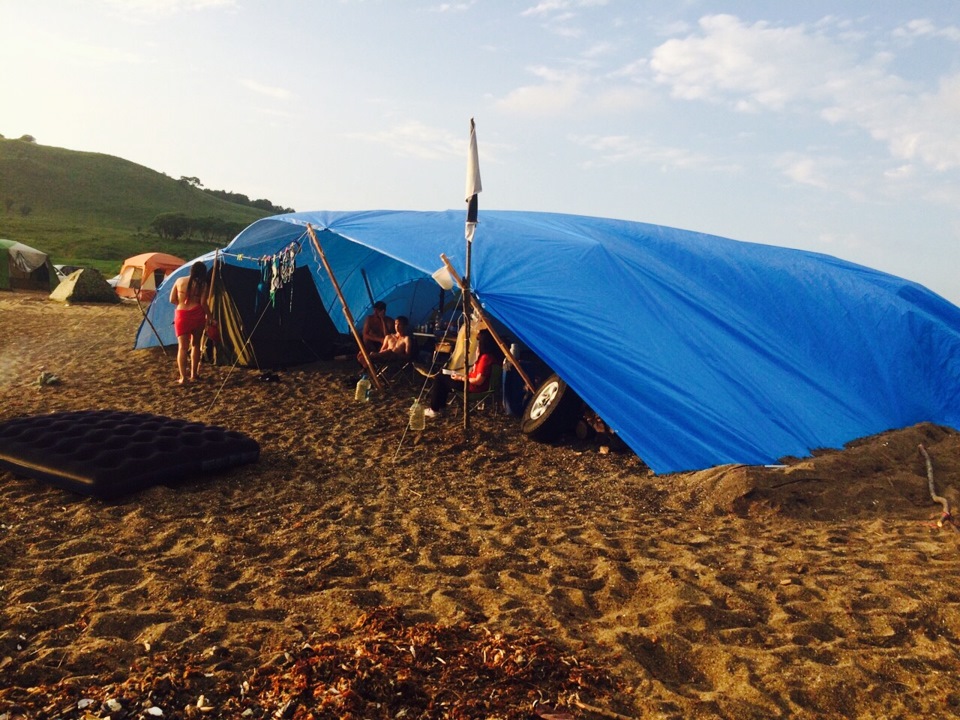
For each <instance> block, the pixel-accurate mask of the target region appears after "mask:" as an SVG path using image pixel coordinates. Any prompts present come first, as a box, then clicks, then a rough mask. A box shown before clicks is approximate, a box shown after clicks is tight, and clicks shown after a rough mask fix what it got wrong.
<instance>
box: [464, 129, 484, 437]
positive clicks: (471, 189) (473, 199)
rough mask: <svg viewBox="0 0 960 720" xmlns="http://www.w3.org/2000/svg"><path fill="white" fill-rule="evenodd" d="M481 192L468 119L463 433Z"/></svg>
mask: <svg viewBox="0 0 960 720" xmlns="http://www.w3.org/2000/svg"><path fill="white" fill-rule="evenodd" d="M482 190H483V186H482V185H481V183H480V158H479V155H478V153H477V126H476V123H474V122H473V118H470V145H469V147H468V148H467V183H466V196H467V199H466V202H467V222H466V225H465V227H464V236H465V237H466V240H467V252H466V256H467V261H466V265H465V269H464V274H463V317H464V332H465V337H466V348H467V353H466V356H465V357H466V359H465V360H464V366H463V369H464V379H463V433H464V435H467V434H469V432H470V403H469V399H470V379H469V370H470V337H471V333H470V322H471V318H470V315H471V313H472V311H471V309H470V279H471V276H470V262H471V254H472V253H471V250H472V249H473V234H474V232H475V231H476V229H477V209H478V202H477V194H478V193H480V192H481V191H482Z"/></svg>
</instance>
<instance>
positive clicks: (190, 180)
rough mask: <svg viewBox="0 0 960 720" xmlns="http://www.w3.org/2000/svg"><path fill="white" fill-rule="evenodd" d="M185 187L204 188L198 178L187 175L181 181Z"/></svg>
mask: <svg viewBox="0 0 960 720" xmlns="http://www.w3.org/2000/svg"><path fill="white" fill-rule="evenodd" d="M179 182H180V183H182V184H183V185H189V186H190V187H195V188H202V187H203V183H202V182H200V178H198V177H187V176H186V175H184V176H182V177H181V178H180V180H179Z"/></svg>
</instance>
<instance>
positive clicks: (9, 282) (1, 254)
mask: <svg viewBox="0 0 960 720" xmlns="http://www.w3.org/2000/svg"><path fill="white" fill-rule="evenodd" d="M56 286H57V273H56V271H55V270H54V269H53V264H52V263H51V262H50V256H49V255H47V254H46V253H45V252H41V251H40V250H35V249H34V248H32V247H29V246H27V245H24V244H23V243H18V242H15V241H13V240H0V290H16V289H19V290H46V291H47V292H49V291H50V290H52V289H53V288H55V287H56Z"/></svg>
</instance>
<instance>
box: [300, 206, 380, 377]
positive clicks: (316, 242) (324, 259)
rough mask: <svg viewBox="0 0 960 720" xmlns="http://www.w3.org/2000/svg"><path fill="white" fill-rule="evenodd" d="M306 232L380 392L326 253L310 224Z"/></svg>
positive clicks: (364, 348) (368, 356)
mask: <svg viewBox="0 0 960 720" xmlns="http://www.w3.org/2000/svg"><path fill="white" fill-rule="evenodd" d="M307 232H308V233H309V234H310V239H311V240H312V241H313V246H314V247H315V248H316V250H317V252H318V253H319V254H320V260H321V261H322V262H323V267H324V268H325V269H326V271H327V275H329V276H330V282H331V283H333V289H334V290H336V291H337V297H338V298H340V305H342V306H343V314H344V316H345V317H346V318H347V327H349V328H350V333H351V334H352V335H353V339H354V340H356V341H357V346H358V347H359V348H360V356H361V357H362V358H363V364H364V365H366V367H367V371H368V372H369V373H370V383H371V384H372V385H373V386H374V387H375V388H376V389H377V390H381V389H382V388H381V387H380V379H379V378H378V377H377V373H376V371H375V370H374V369H373V362H372V361H371V360H370V355H369V354H368V353H367V347H366V345H364V344H363V338H361V337H360V333H358V332H357V328H355V327H354V322H353V315H352V314H351V313H350V308H348V307H347V300H346V298H344V297H343V292H342V291H341V290H340V283H338V282H337V278H336V277H334V275H333V269H332V268H331V267H330V263H328V262H327V256H326V253H324V252H323V247H322V246H321V245H320V241H319V240H318V239H317V235H316V233H315V232H314V231H313V225H311V224H310V223H307Z"/></svg>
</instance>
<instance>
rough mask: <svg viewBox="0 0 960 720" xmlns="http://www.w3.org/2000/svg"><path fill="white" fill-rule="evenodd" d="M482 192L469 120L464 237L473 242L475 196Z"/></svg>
mask: <svg viewBox="0 0 960 720" xmlns="http://www.w3.org/2000/svg"><path fill="white" fill-rule="evenodd" d="M482 190H483V186H482V185H481V184H480V158H479V157H478V155H477V126H476V125H475V124H474V122H473V118H470V147H469V149H468V150H467V188H466V192H467V226H466V231H465V232H466V237H467V240H468V241H469V242H473V232H474V230H476V228H477V210H478V203H477V194H478V193H480V192H481V191H482Z"/></svg>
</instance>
